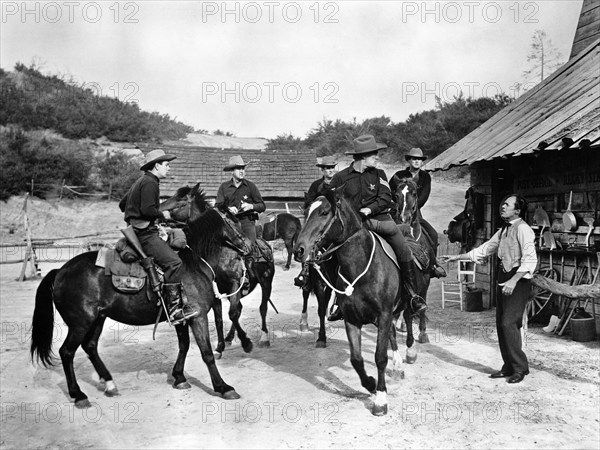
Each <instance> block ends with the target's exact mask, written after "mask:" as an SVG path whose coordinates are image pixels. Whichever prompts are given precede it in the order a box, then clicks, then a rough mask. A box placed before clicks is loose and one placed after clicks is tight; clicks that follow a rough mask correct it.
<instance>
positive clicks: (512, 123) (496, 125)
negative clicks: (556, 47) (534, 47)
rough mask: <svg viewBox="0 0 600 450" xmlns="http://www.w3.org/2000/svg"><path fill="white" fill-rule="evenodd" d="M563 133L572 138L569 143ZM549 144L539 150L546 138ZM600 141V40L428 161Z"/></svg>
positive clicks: (442, 165) (438, 166)
mask: <svg viewBox="0 0 600 450" xmlns="http://www.w3.org/2000/svg"><path fill="white" fill-rule="evenodd" d="M563 138H570V139H572V141H573V142H572V144H570V145H565V144H564V142H563ZM542 141H543V142H544V143H545V144H547V145H544V149H543V150H540V148H539V145H540V143H541V142H542ZM580 143H581V145H582V146H583V145H590V144H591V145H592V146H598V145H599V144H600V40H597V41H596V42H595V43H593V44H592V45H590V46H589V47H588V48H586V49H585V50H582V51H581V52H579V53H578V54H577V56H575V57H574V58H572V59H570V60H569V61H568V62H567V63H565V65H564V66H562V67H561V68H560V69H558V70H557V71H556V72H555V73H554V74H553V75H552V76H550V77H548V78H547V79H546V80H544V81H543V82H542V83H540V84H539V85H537V86H536V87H535V88H533V89H531V90H529V91H527V92H526V93H525V94H523V95H522V96H521V97H520V98H519V99H518V100H516V101H514V102H513V103H511V104H509V105H508V106H506V107H505V108H504V109H502V110H501V111H500V112H498V113H497V114H496V115H495V116H493V117H492V118H490V119H489V120H488V121H487V122H485V123H483V124H482V125H481V126H480V127H479V128H477V129H476V130H474V131H472V132H471V133H470V134H468V135H467V136H465V137H464V138H463V139H461V140H460V141H458V142H457V143H456V144H454V145H453V146H452V147H450V148H449V149H448V150H446V151H445V152H443V153H441V154H440V155H438V156H437V157H436V158H434V159H433V160H432V161H431V162H429V163H428V164H427V169H428V170H432V171H435V170H446V169H449V168H451V167H453V166H460V165H470V164H473V163H475V162H477V161H489V160H492V159H494V158H500V157H507V156H520V155H525V154H528V153H533V152H537V151H542V152H544V151H550V150H561V149H563V148H577V147H579V144H580Z"/></svg>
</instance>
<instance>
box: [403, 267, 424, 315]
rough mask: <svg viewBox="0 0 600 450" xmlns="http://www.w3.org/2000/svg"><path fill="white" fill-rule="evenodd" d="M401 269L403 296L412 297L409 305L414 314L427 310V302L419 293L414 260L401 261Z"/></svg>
mask: <svg viewBox="0 0 600 450" xmlns="http://www.w3.org/2000/svg"><path fill="white" fill-rule="evenodd" d="M400 271H401V272H402V296H403V297H405V298H406V299H410V301H409V303H408V305H409V308H410V310H411V312H412V314H413V315H416V314H419V313H421V312H423V311H425V310H426V309H427V304H426V303H425V300H424V299H423V297H421V296H420V295H419V294H418V292H419V287H418V282H417V280H418V278H417V273H416V271H415V265H414V263H413V262H412V261H401V262H400Z"/></svg>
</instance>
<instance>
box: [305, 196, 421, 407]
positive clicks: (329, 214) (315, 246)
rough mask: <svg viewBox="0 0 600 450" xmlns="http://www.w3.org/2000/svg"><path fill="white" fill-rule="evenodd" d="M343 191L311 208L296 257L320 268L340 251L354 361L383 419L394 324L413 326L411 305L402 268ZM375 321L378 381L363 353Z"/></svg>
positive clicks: (340, 285) (339, 289) (339, 280)
mask: <svg viewBox="0 0 600 450" xmlns="http://www.w3.org/2000/svg"><path fill="white" fill-rule="evenodd" d="M342 190H343V187H342V188H339V189H337V190H335V191H330V192H326V194H325V196H321V197H318V198H317V199H316V200H315V201H314V202H313V203H312V204H311V205H310V208H309V212H308V217H307V219H306V223H305V224H304V227H303V228H302V231H301V232H300V236H299V237H298V242H297V243H296V246H295V248H294V256H295V258H296V260H297V261H301V262H305V263H313V264H318V263H319V262H320V261H322V260H323V259H325V258H326V257H327V256H328V255H330V254H332V253H335V256H336V258H337V265H338V269H337V276H336V278H335V279H332V280H330V282H331V284H332V286H333V287H334V288H335V291H336V293H337V294H338V303H339V306H340V308H342V312H343V314H344V322H345V326H346V334H347V336H348V343H349V345H350V361H351V363H352V366H353V367H354V369H355V370H356V372H357V373H358V376H359V377H360V381H361V384H362V386H363V387H364V388H365V389H367V390H368V391H369V392H371V393H373V394H375V397H374V405H373V409H372V413H373V414H374V415H383V414H386V413H387V390H386V383H385V370H386V367H387V361H388V354H387V348H388V341H389V340H390V338H391V336H392V335H391V328H392V323H393V320H395V319H397V318H398V317H399V316H400V314H401V312H402V311H404V318H405V320H406V322H407V323H408V324H409V325H412V323H411V316H410V311H409V308H408V307H407V306H408V305H407V303H408V302H407V301H405V300H403V299H402V296H401V295H400V294H401V287H402V280H401V276H400V271H399V269H398V268H397V266H396V265H395V263H394V262H393V261H392V260H391V259H390V257H389V256H388V255H387V253H386V252H385V251H384V249H383V247H382V246H381V244H380V243H379V241H378V240H377V238H376V237H375V235H374V234H373V233H371V232H370V231H369V230H367V228H365V227H364V225H363V222H362V220H361V218H360V216H359V215H358V214H357V213H356V212H355V211H354V210H353V209H352V206H351V205H350V203H349V202H348V201H347V200H346V199H345V198H344V197H343V196H342V192H341V191H342ZM370 323H371V324H375V326H376V327H377V346H376V350H375V363H376V365H377V372H378V373H377V381H375V379H374V378H373V377H370V376H368V375H367V373H366V371H365V367H364V361H363V358H362V352H361V329H362V326H363V325H366V324H370ZM411 330H412V326H409V327H408V336H407V340H406V343H407V346H408V347H412V345H413V342H414V340H413V338H412V334H411V333H412V331H411ZM401 361H402V358H401V357H400V355H399V352H398V351H397V350H396V351H394V366H397V365H399V364H400V363H401Z"/></svg>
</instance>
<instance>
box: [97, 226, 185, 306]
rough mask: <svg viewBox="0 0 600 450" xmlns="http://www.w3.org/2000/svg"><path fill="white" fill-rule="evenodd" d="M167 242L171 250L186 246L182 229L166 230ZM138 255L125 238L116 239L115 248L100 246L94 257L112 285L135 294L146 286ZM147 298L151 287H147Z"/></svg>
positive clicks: (159, 272)
mask: <svg viewBox="0 0 600 450" xmlns="http://www.w3.org/2000/svg"><path fill="white" fill-rule="evenodd" d="M167 242H168V244H169V245H170V246H171V248H173V250H176V251H177V250H181V249H183V248H185V247H186V246H187V241H186V238H185V234H184V232H183V230H180V229H177V228H175V229H172V230H169V231H168V239H167ZM139 261H140V256H139V255H138V254H137V252H136V251H135V250H134V249H133V248H132V247H130V246H129V244H128V243H127V240H126V239H125V238H121V239H119V240H118V241H117V243H116V245H115V248H114V249H112V248H108V247H102V248H101V249H100V250H99V251H98V256H97V257H96V266H98V267H104V273H105V275H106V276H110V277H111V278H112V284H113V287H114V288H115V289H116V290H117V291H119V292H123V293H125V294H135V293H137V292H140V291H141V290H142V288H143V287H144V286H146V278H147V273H146V270H145V269H144V268H143V267H142V265H141V264H140V262H139ZM155 267H156V269H157V272H158V274H159V278H160V280H161V282H162V281H163V277H162V271H161V270H160V268H159V267H158V266H156V264H155ZM148 291H149V292H148V299H149V300H150V298H151V297H152V296H151V295H150V292H151V291H152V290H151V289H148Z"/></svg>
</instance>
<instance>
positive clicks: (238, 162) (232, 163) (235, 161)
mask: <svg viewBox="0 0 600 450" xmlns="http://www.w3.org/2000/svg"><path fill="white" fill-rule="evenodd" d="M246 166H247V164H246V163H245V162H244V160H243V159H242V157H241V156H240V155H235V156H232V157H231V158H229V163H228V164H227V165H226V166H225V167H223V172H230V171H232V170H233V169H237V168H238V167H239V168H242V169H243V168H244V167H246Z"/></svg>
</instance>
